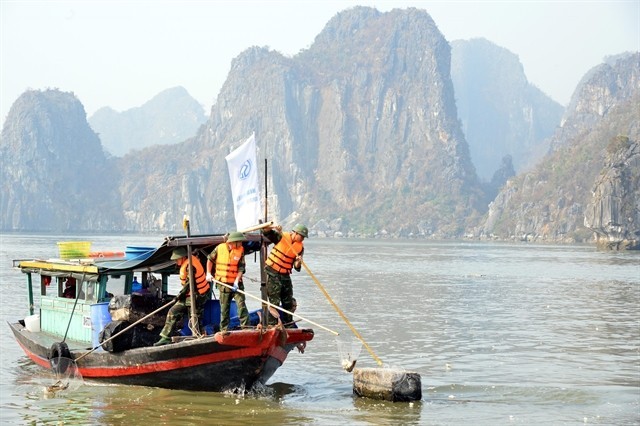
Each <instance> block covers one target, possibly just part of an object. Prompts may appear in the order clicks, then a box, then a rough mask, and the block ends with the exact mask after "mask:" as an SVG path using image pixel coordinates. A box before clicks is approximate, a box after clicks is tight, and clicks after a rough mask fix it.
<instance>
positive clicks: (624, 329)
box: [0, 235, 640, 425]
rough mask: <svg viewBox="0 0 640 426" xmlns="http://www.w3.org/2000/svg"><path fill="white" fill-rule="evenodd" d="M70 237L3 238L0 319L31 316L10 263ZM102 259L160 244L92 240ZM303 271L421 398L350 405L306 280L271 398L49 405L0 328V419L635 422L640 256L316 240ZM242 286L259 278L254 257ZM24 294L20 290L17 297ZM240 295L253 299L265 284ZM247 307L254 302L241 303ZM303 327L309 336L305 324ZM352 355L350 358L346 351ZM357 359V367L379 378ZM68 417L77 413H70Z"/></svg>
mask: <svg viewBox="0 0 640 426" xmlns="http://www.w3.org/2000/svg"><path fill="white" fill-rule="evenodd" d="M68 239H70V238H69V237H68V236H66V237H60V236H36V235H32V236H29V235H27V236H18V235H9V236H7V235H3V236H2V244H1V249H2V256H1V259H0V280H1V281H0V282H1V284H2V285H1V286H0V302H1V303H2V306H3V310H2V312H0V317H1V318H0V319H2V320H4V321H3V324H4V323H5V322H6V321H14V320H16V319H18V318H22V317H23V316H24V315H25V312H26V291H25V290H24V288H23V286H24V280H23V277H21V276H20V275H21V274H20V272H19V271H15V270H12V269H11V268H10V265H11V263H10V259H14V258H20V257H29V256H33V255H34V253H35V255H36V256H39V257H44V258H46V257H53V256H55V255H56V250H57V248H56V246H55V242H56V241H60V240H68ZM85 239H90V240H91V241H93V247H94V249H96V250H122V249H123V247H124V246H126V245H140V246H148V245H156V244H159V243H160V242H161V241H162V237H161V236H126V237H124V236H123V237H113V236H98V237H95V236H92V237H90V238H86V237H85ZM306 245H307V249H306V256H305V260H306V262H307V264H308V265H309V267H310V268H311V269H312V270H313V272H314V273H315V275H316V276H317V278H318V279H319V280H320V282H321V283H322V285H323V286H324V287H325V289H326V290H327V291H328V292H329V294H330V295H331V297H332V298H333V300H334V301H335V302H336V303H337V304H338V306H339V307H340V308H341V309H342V310H343V311H344V312H345V314H346V315H347V317H348V318H349V320H350V321H351V322H352V323H353V325H354V326H355V328H356V329H357V330H358V331H359V332H360V333H361V334H362V336H363V337H364V339H365V340H366V342H367V343H368V344H369V346H370V347H371V348H372V350H373V351H375V352H374V353H375V354H376V356H378V357H379V358H381V359H382V360H383V361H384V363H385V366H387V367H392V368H403V369H407V370H412V371H417V372H418V373H420V375H421V377H422V386H423V400H422V401H420V402H415V403H395V404H394V403H389V402H386V401H376V400H370V399H365V398H357V397H354V396H353V394H352V376H351V375H350V374H348V373H346V372H345V371H344V370H343V369H342V366H341V351H340V349H339V343H340V345H344V341H349V339H351V340H354V338H353V336H352V334H351V332H350V330H349V329H348V327H347V326H346V325H345V324H344V322H343V321H342V320H341V319H340V317H339V316H338V314H337V313H336V312H335V311H334V310H333V308H332V307H331V306H330V304H329V303H328V302H327V301H326V299H325V298H324V296H323V295H322V293H321V291H320V290H319V289H318V288H317V287H316V284H315V283H314V281H313V280H312V279H311V278H310V277H308V276H307V275H306V274H305V273H304V271H303V272H302V273H299V274H295V275H294V276H293V280H294V286H295V288H294V292H295V294H296V298H297V300H298V306H299V313H300V314H301V315H302V316H304V317H305V318H309V319H311V320H313V321H315V322H318V323H320V324H322V325H323V326H326V327H328V328H331V329H334V330H337V331H339V332H340V333H341V336H340V340H337V339H336V338H335V337H334V336H333V335H331V334H329V333H327V332H326V331H324V330H322V329H319V328H317V327H316V329H315V332H316V337H315V338H314V340H313V341H312V342H310V343H309V345H308V346H307V350H306V351H305V353H304V354H298V353H297V352H295V351H294V352H292V353H291V354H290V356H289V359H288V360H287V363H286V364H285V366H284V367H283V368H282V369H280V370H279V371H278V372H277V373H276V374H275V375H274V377H273V378H272V380H271V381H270V382H269V383H268V385H267V386H266V387H264V388H261V389H257V390H255V391H253V392H250V393H247V394H245V395H237V394H218V393H205V392H200V393H197V392H183V391H172V390H165V389H155V388H143V387H129V386H103V385H101V386H98V385H95V384H91V383H90V382H85V383H84V385H83V386H81V387H80V388H78V389H77V390H75V391H73V392H59V393H57V394H56V395H55V396H54V397H53V398H45V396H44V395H43V392H42V388H43V385H42V384H43V372H42V370H40V369H39V368H37V367H35V366H34V365H33V364H31V363H30V362H29V361H28V360H27V359H26V357H25V356H24V354H23V353H22V351H21V350H20V348H19V347H18V345H17V344H16V343H15V341H14V339H13V337H12V336H11V335H10V331H9V329H8V327H6V325H5V326H4V327H0V343H1V344H2V348H3V350H2V351H1V355H0V356H1V357H2V368H0V382H1V384H0V386H1V388H0V395H1V398H2V400H1V405H0V418H2V420H4V423H12V424H43V423H57V422H62V423H65V424H105V425H106V424H109V425H117V424H137V423H143V422H146V423H149V422H155V423H158V424H178V425H191V424H193V425H195V424H265V423H269V424H276V423H278V424H340V423H347V424H356V425H358V424H362V425H369V424H468V423H471V422H476V423H480V424H490V423H491V424H505V423H519V424H542V423H546V424H549V423H554V424H562V423H569V424H576V423H595V424H621V425H623V424H638V423H640V417H639V415H638V412H639V410H640V361H639V360H640V313H639V312H638V302H639V301H640V256H639V255H638V253H603V252H598V251H596V250H595V249H594V248H593V247H589V246H536V245H528V244H491V243H468V242H465V243H436V242H417V241H380V240H375V241H369V240H367V241H361V240H357V241H352V240H318V239H309V240H308V241H307V242H306ZM247 261H248V262H249V265H248V267H249V270H248V272H247V275H248V276H250V277H254V278H257V276H258V274H257V271H256V269H255V264H253V256H249V257H248V258H247ZM16 289H19V291H16ZM247 291H249V292H251V293H253V294H259V284H258V283H257V282H251V281H250V282H249V284H248V286H247ZM247 303H248V305H249V308H250V309H254V308H257V307H258V306H257V303H256V302H255V301H254V300H252V299H250V300H248V302H247ZM300 325H301V326H305V327H307V326H309V324H305V323H304V321H303V322H301V323H300ZM355 342H356V344H355V346H354V347H356V348H358V347H359V342H357V341H355ZM375 366H376V363H375V361H374V359H373V357H372V356H371V355H370V354H369V353H368V352H367V350H366V349H364V348H362V350H361V352H360V354H359V358H358V364H357V367H375ZM70 407H72V408H73V409H69V408H70Z"/></svg>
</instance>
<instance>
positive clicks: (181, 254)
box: [171, 247, 187, 260]
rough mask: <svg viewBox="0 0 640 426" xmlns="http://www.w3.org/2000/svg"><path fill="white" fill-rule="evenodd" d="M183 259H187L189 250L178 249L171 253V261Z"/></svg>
mask: <svg viewBox="0 0 640 426" xmlns="http://www.w3.org/2000/svg"><path fill="white" fill-rule="evenodd" d="M183 257H187V249H185V248H184V247H178V248H177V249H175V250H174V251H173V253H171V260H177V259H181V258H183Z"/></svg>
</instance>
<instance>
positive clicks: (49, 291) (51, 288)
mask: <svg viewBox="0 0 640 426" xmlns="http://www.w3.org/2000/svg"><path fill="white" fill-rule="evenodd" d="M52 282H53V279H52V278H51V277H50V276H49V275H41V276H40V294H41V295H42V296H46V295H49V296H55V295H56V293H57V291H58V290H57V288H56V285H55V284H53V285H52V284H51V283H52Z"/></svg>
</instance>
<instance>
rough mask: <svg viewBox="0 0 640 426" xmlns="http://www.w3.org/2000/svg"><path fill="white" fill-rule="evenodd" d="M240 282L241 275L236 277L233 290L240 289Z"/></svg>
mask: <svg viewBox="0 0 640 426" xmlns="http://www.w3.org/2000/svg"><path fill="white" fill-rule="evenodd" d="M239 282H240V277H236V280H235V281H234V282H233V290H232V291H233V292H234V293H235V292H236V291H238V283H239Z"/></svg>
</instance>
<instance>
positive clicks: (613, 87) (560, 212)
mask: <svg viewBox="0 0 640 426" xmlns="http://www.w3.org/2000/svg"><path fill="white" fill-rule="evenodd" d="M587 76H588V78H586V79H584V80H583V81H582V83H581V84H580V86H578V88H577V89H576V91H575V93H574V95H573V98H572V101H571V109H570V110H568V111H567V113H566V114H565V118H564V119H563V123H562V126H561V127H560V128H559V129H558V130H557V131H556V133H555V134H554V136H553V137H552V140H551V148H552V151H551V152H550V153H549V154H548V155H547V156H546V157H545V158H544V159H543V161H542V162H541V164H540V165H539V166H538V167H536V168H535V169H534V170H533V171H531V172H528V173H523V174H521V175H519V176H517V177H516V178H514V179H512V180H510V181H509V182H508V183H507V185H506V187H505V188H503V189H502V191H501V192H500V193H499V194H498V196H497V197H496V199H495V200H494V201H493V202H492V203H491V206H490V208H489V213H488V217H487V219H486V221H485V223H484V225H483V227H482V233H483V234H484V235H487V236H490V237H497V238H502V239H503V238H516V239H527V240H536V241H555V242H573V241H586V240H590V239H591V234H592V231H597V232H600V233H601V238H603V239H604V240H605V241H609V242H616V241H617V242H620V241H621V240H620V238H628V239H633V238H636V239H637V236H638V235H639V234H638V232H640V226H639V225H640V224H639V220H638V208H637V200H638V199H640V194H639V191H640V185H638V178H637V176H638V170H637V148H634V146H635V144H637V143H638V141H639V140H640V114H639V110H638V105H640V53H634V54H627V55H624V56H621V57H619V58H618V59H617V60H616V61H615V63H614V64H613V65H610V64H608V63H604V64H601V65H598V66H597V67H595V68H594V69H593V70H591V71H590V72H589V73H587ZM617 140H626V141H627V143H626V144H624V146H622V145H620V146H621V148H620V149H613V150H612V149H611V148H610V147H611V146H617V145H616V141H617ZM608 150H609V151H612V152H611V153H610V154H609V158H608V159H607V151H608ZM611 168H618V169H620V170H619V171H618V172H619V173H611V174H608V173H607V170H608V169H611ZM599 176H600V177H599ZM607 176H608V177H607ZM634 176H635V177H634ZM607 182H608V183H607ZM606 188H609V189H606ZM622 196H624V197H625V198H624V199H623V198H621V197H622ZM609 197H612V198H613V199H614V200H616V201H615V202H611V201H609ZM627 205H631V206H633V205H635V207H633V208H626V207H624V206H627ZM588 206H590V207H588ZM634 209H635V210H634ZM634 211H635V213H634ZM585 215H586V216H587V221H586V222H587V225H588V227H586V226H585ZM617 227H622V228H623V229H617ZM607 230H608V231H607ZM609 237H611V238H609Z"/></svg>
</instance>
